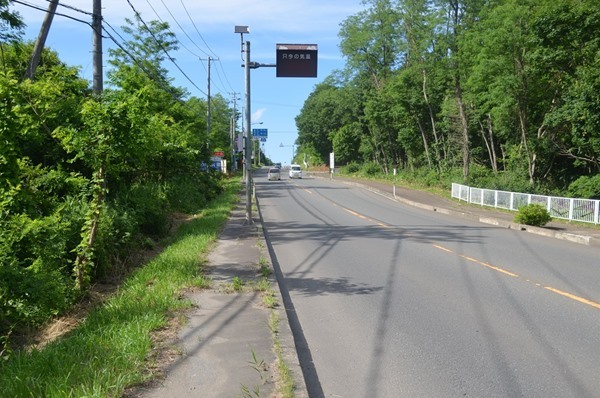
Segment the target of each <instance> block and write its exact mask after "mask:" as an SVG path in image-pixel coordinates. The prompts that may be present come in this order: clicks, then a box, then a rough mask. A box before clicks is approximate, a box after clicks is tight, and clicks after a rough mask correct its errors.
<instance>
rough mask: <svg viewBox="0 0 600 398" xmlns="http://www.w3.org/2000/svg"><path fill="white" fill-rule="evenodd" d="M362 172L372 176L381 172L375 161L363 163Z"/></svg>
mask: <svg viewBox="0 0 600 398" xmlns="http://www.w3.org/2000/svg"><path fill="white" fill-rule="evenodd" d="M362 172H363V173H364V174H365V175H368V176H374V175H377V174H380V173H381V166H380V165H378V164H377V163H375V162H368V163H365V164H363V166H362Z"/></svg>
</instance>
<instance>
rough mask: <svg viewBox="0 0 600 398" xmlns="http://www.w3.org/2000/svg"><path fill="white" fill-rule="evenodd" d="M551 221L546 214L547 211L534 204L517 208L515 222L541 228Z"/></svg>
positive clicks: (548, 214)
mask: <svg viewBox="0 0 600 398" xmlns="http://www.w3.org/2000/svg"><path fill="white" fill-rule="evenodd" d="M551 220H552V217H551V216H550V213H548V210H546V209H545V208H544V207H543V206H542V205H539V204H536V203H531V204H528V205H527V206H521V207H519V212H518V213H517V214H516V215H515V222H517V223H519V224H525V225H532V226H534V227H542V226H544V225H546V224H547V223H548V222H550V221H551Z"/></svg>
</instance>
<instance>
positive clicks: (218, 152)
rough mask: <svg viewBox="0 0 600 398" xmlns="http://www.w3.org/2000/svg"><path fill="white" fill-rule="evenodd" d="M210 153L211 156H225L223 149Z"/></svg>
mask: <svg viewBox="0 0 600 398" xmlns="http://www.w3.org/2000/svg"><path fill="white" fill-rule="evenodd" d="M212 155H213V156H216V157H220V158H222V157H224V156H225V152H223V151H214V152H213V153H212Z"/></svg>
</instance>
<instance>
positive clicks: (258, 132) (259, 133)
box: [252, 129, 269, 137]
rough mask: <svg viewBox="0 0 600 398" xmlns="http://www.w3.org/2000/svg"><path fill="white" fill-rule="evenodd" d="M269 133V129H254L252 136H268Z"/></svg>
mask: <svg viewBox="0 0 600 398" xmlns="http://www.w3.org/2000/svg"><path fill="white" fill-rule="evenodd" d="M268 134H269V132H268V130H267V129H252V137H267V136H268Z"/></svg>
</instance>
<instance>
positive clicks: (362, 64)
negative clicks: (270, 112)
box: [296, 0, 600, 197]
mask: <svg viewBox="0 0 600 398" xmlns="http://www.w3.org/2000/svg"><path fill="white" fill-rule="evenodd" d="M364 3H365V6H366V8H365V10H364V11H361V12H359V13H358V14H356V15H353V16H351V17H349V18H347V19H346V20H345V21H344V22H343V24H342V25H341V30H340V33H339V36H340V38H341V43H340V48H341V51H342V53H343V54H344V56H345V57H346V69H345V70H344V71H338V72H336V73H335V74H334V75H332V76H329V77H328V79H326V81H325V82H323V83H321V84H319V85H318V86H317V87H316V88H315V90H314V91H313V92H312V94H311V95H310V97H309V98H308V99H307V100H306V102H305V104H304V107H303V109H302V111H301V113H300V114H299V115H298V117H297V118H296V124H297V126H298V132H299V134H298V144H299V145H300V146H301V148H300V150H299V151H298V153H299V154H300V155H301V154H302V153H306V152H310V153H314V155H315V159H313V160H312V163H313V164H314V163H327V160H328V157H329V152H335V155H336V162H337V163H339V164H347V163H350V162H355V163H359V164H362V163H375V164H376V165H377V166H378V167H379V169H380V172H383V173H389V172H390V170H391V169H392V168H399V169H410V170H418V169H427V170H431V171H433V172H435V173H438V174H443V173H447V172H448V170H451V169H460V170H462V178H463V179H464V180H465V181H468V182H470V183H473V179H474V178H473V177H475V175H474V174H479V175H481V173H482V170H483V172H484V174H486V175H487V176H488V178H487V179H485V180H486V182H488V186H486V187H487V188H493V187H491V186H489V185H492V184H493V185H496V186H497V187H498V188H505V189H506V188H511V187H510V185H511V184H515V185H518V186H520V187H521V186H524V187H525V189H527V190H538V191H540V190H542V191H561V192H567V191H568V192H569V193H570V194H572V195H576V196H582V197H589V194H592V197H594V196H595V197H598V192H599V191H600V185H597V184H598V179H597V178H594V176H595V175H597V173H598V172H599V171H600V8H599V7H598V3H597V1H596V0H493V1H490V0H365V1H364ZM475 168H476V169H477V171H476V172H474V169H475ZM459 178H460V177H459ZM576 180H577V181H579V182H578V183H577V184H575V185H571V184H572V183H573V182H574V181H576ZM507 185H509V186H507ZM579 187H581V188H582V189H581V190H580V189H578V188H579ZM569 188H570V189H569ZM586 195H588V196H586Z"/></svg>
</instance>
